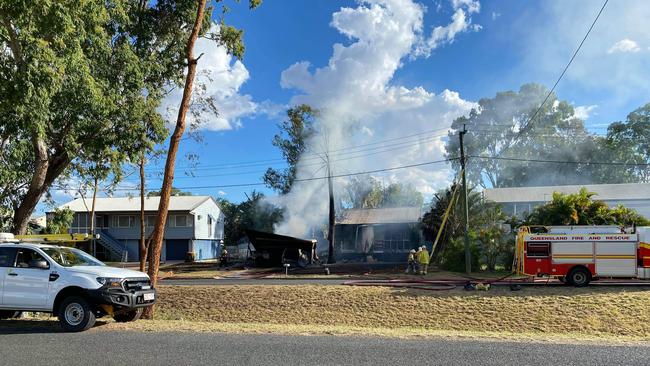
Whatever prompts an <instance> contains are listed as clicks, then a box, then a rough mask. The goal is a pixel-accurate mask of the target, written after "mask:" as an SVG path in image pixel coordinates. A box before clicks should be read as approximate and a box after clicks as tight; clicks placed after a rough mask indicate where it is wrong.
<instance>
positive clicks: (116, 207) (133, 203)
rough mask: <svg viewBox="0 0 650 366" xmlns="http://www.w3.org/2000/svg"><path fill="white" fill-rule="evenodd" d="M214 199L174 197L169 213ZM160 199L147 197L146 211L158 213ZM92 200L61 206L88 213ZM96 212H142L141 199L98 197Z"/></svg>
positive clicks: (186, 209) (192, 207) (77, 200)
mask: <svg viewBox="0 0 650 366" xmlns="http://www.w3.org/2000/svg"><path fill="white" fill-rule="evenodd" d="M210 199H212V197H210V196H172V197H170V198H169V211H192V210H193V209H195V208H197V207H198V206H199V205H200V204H202V203H203V202H205V201H207V200H210ZM159 203H160V197H146V198H145V199H144V210H145V211H158V204H159ZM91 205H92V199H86V203H85V204H84V201H83V200H82V199H81V198H77V199H75V200H74V201H70V202H68V203H66V204H64V205H62V206H61V208H64V207H67V208H69V209H71V210H72V211H75V212H88V211H89V210H90V206H91ZM95 211H96V212H129V211H140V197H98V198H97V199H96V201H95Z"/></svg>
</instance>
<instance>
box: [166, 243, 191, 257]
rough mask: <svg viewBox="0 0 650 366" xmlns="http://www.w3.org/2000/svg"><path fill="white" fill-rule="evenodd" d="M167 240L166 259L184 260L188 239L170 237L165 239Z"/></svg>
mask: <svg viewBox="0 0 650 366" xmlns="http://www.w3.org/2000/svg"><path fill="white" fill-rule="evenodd" d="M166 242H167V245H166V247H167V251H166V254H167V260H168V261H179V260H185V259H186V258H187V251H188V249H189V246H188V244H189V240H184V239H182V240H179V239H171V240H169V239H168V240H166Z"/></svg>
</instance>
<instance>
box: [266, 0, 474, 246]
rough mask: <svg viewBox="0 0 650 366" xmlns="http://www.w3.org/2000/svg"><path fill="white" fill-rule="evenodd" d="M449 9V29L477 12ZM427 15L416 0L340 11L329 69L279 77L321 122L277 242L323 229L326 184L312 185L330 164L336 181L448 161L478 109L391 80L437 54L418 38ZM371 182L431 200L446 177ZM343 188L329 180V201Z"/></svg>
mask: <svg viewBox="0 0 650 366" xmlns="http://www.w3.org/2000/svg"><path fill="white" fill-rule="evenodd" d="M447 5H448V6H450V7H451V10H452V11H453V12H454V14H456V15H455V17H454V18H450V19H447V20H446V21H448V22H449V23H450V24H451V23H453V22H456V23H458V17H459V16H458V14H460V13H462V14H463V19H466V22H467V24H468V26H469V23H470V22H471V18H470V15H471V13H475V12H477V11H478V9H479V7H478V2H477V1H453V2H450V3H449V4H447ZM424 11H425V8H424V7H423V6H422V5H420V4H417V3H415V2H413V1H412V0H367V1H359V3H358V5H357V7H355V8H347V7H346V8H341V9H340V10H339V11H338V12H336V13H334V14H333V18H332V22H331V26H332V27H334V28H335V29H336V30H338V31H339V32H340V33H341V34H343V35H344V36H346V37H347V38H348V40H349V42H348V43H347V44H339V43H337V44H335V45H334V46H333V54H332V56H331V57H330V60H329V63H328V64H327V65H326V66H323V67H318V68H314V67H312V65H311V64H310V63H309V62H305V61H303V62H298V63H296V64H294V65H292V66H290V67H289V68H288V69H286V70H285V71H284V72H283V73H282V77H281V83H282V86H283V87H284V88H291V89H294V90H296V91H298V95H297V96H295V97H294V98H293V99H292V101H291V102H292V104H300V103H306V104H309V105H311V106H313V107H315V108H317V109H319V110H320V112H321V114H320V116H319V118H318V126H317V129H318V131H319V133H317V134H316V135H315V136H314V137H313V138H311V140H310V141H309V142H308V146H309V149H308V150H309V151H308V152H307V153H306V154H305V156H304V157H303V158H301V161H300V163H299V164H298V174H297V179H298V180H307V181H299V182H296V183H295V184H294V186H293V187H292V190H291V192H290V193H288V194H287V195H285V196H282V197H281V198H280V200H281V202H280V203H281V205H282V206H284V207H285V220H284V221H283V222H282V223H280V224H278V225H277V226H276V232H278V233H281V234H288V235H294V236H304V235H306V234H307V233H309V230H310V229H311V228H313V227H319V226H320V225H323V224H324V223H326V222H327V212H328V200H327V197H328V190H327V180H326V179H317V180H309V179H312V178H318V177H325V176H327V168H326V167H325V165H326V164H325V163H326V161H328V160H329V162H330V164H331V167H332V175H334V176H336V175H345V174H353V173H357V172H364V171H373V170H379V169H386V168H394V167H399V166H404V165H410V164H418V163H423V162H429V161H436V160H441V159H443V158H444V155H445V149H444V145H445V143H444V138H445V136H446V134H447V131H448V129H449V126H450V125H451V122H452V121H453V120H454V119H455V118H457V117H459V116H461V115H463V114H466V113H467V112H468V111H469V110H470V109H471V108H473V107H476V104H475V103H472V102H469V101H466V100H464V99H462V98H461V97H460V95H459V94H458V93H457V92H454V91H450V90H443V91H441V92H440V93H435V92H433V91H428V90H426V89H425V88H423V87H413V88H408V87H405V86H402V85H399V84H398V83H396V82H394V80H393V79H394V76H395V72H396V71H397V70H398V69H399V68H400V67H402V66H403V63H404V62H408V61H409V60H411V59H412V58H414V57H417V56H420V55H422V45H423V44H425V45H428V47H429V49H430V50H434V49H435V48H436V47H438V46H439V45H441V44H442V43H441V42H434V41H431V40H430V39H428V38H427V36H426V35H425V34H424V33H423V14H424ZM456 25H457V24H456ZM461 33H462V32H455V33H451V32H448V33H446V34H447V38H445V42H444V43H445V44H450V43H452V42H453V37H455V36H456V35H458V36H460V34H461ZM433 36H434V35H431V37H433ZM431 72H436V70H431ZM404 136H411V137H408V138H404ZM377 141H384V143H383V144H381V143H380V144H377ZM372 175H373V176H374V177H375V178H377V179H378V180H380V181H382V182H385V183H391V182H402V183H406V184H412V185H413V186H414V187H415V188H416V189H418V190H419V191H420V192H422V193H423V194H424V195H425V196H430V195H432V194H433V193H434V192H435V191H437V190H438V189H440V188H442V187H444V186H446V185H447V184H448V183H449V181H450V179H451V169H450V167H449V165H448V164H447V163H438V164H431V165H424V166H421V167H417V168H409V169H400V170H390V171H386V172H383V173H375V174H372ZM347 179H348V178H346V177H339V178H336V179H335V180H334V182H335V187H334V190H335V195H340V194H343V192H344V189H343V187H344V186H345V183H346V181H347Z"/></svg>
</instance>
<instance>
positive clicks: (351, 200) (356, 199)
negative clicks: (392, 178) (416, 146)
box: [342, 175, 424, 209]
mask: <svg viewBox="0 0 650 366" xmlns="http://www.w3.org/2000/svg"><path fill="white" fill-rule="evenodd" d="M345 191H346V193H347V197H346V198H345V199H344V200H343V202H342V205H343V206H344V207H346V208H355V209H359V208H385V207H421V206H422V202H423V201H424V197H423V196H422V193H420V192H418V191H417V190H416V189H415V187H413V186H412V185H410V184H403V183H391V184H389V185H386V186H384V185H382V183H381V182H380V181H379V180H377V179H375V178H373V177H371V176H367V175H364V176H356V177H352V178H351V179H350V180H349V181H348V183H347V184H346V186H345Z"/></svg>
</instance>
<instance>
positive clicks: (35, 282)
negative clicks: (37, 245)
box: [2, 248, 51, 309]
mask: <svg viewBox="0 0 650 366" xmlns="http://www.w3.org/2000/svg"><path fill="white" fill-rule="evenodd" d="M15 258H16V259H15V261H14V266H13V267H12V268H8V270H7V271H6V273H5V279H4V293H3V296H2V299H3V304H2V306H4V307H9V308H11V307H15V308H17V309H44V308H45V307H46V306H47V299H48V295H49V287H50V270H49V267H50V266H51V264H50V263H49V262H48V261H47V259H45V258H44V257H43V256H42V255H41V254H40V253H38V252H36V251H35V250H33V249H27V248H16V257H15ZM39 261H45V262H46V263H47V264H48V268H47V269H44V268H38V267H37V266H36V264H37V263H38V262H39Z"/></svg>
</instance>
